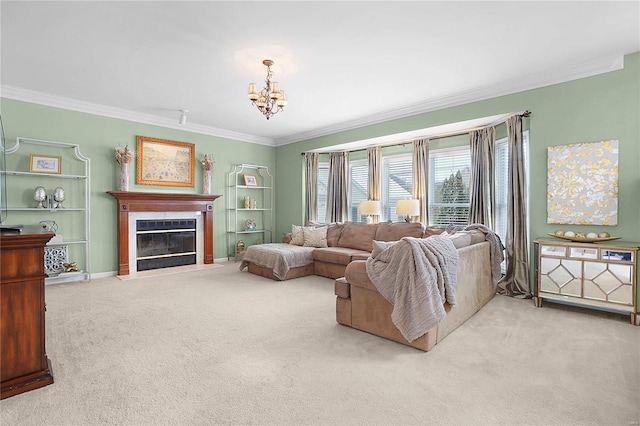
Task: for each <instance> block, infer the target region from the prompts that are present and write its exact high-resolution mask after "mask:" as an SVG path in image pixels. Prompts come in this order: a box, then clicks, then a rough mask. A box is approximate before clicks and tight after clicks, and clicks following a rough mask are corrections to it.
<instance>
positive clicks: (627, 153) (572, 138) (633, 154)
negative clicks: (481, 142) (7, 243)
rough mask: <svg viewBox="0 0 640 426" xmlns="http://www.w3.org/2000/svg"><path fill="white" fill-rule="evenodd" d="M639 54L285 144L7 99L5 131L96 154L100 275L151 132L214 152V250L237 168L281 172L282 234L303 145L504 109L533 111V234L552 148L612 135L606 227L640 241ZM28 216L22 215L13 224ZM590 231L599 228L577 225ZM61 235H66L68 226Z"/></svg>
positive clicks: (298, 208)
mask: <svg viewBox="0 0 640 426" xmlns="http://www.w3.org/2000/svg"><path fill="white" fill-rule="evenodd" d="M639 76H640V52H638V53H634V54H631V55H627V56H626V57H625V65H624V69H622V70H619V71H613V72H609V73H606V74H601V75H597V76H593V77H588V78H583V79H580V80H575V81H571V82H567V83H562V84H556V85H552V86H547V87H543V88H540V89H534V90H529V91H525V92H520V93H516V94H513V95H508V96H501V97H497V98H493V99H489V100H485V101H480V102H474V103H469V104H465V105H461V106H458V107H453V108H446V109H442V110H438V111H433V112H430V113H425V114H420V115H416V116H412V117H408V118H403V119H399V120H392V121H388V122H385V123H380V124H375V125H371V126H366V127H362V128H358V129H353V130H348V131H344V132H340V133H336V134H332V135H328V136H322V137H318V138H313V139H309V140H305V141H302V142H297V143H293V144H288V145H284V146H280V147H277V148H273V147H268V146H263V145H256V144H250V143H245V142H239V141H233V140H229V139H224V138H219V137H214V136H207V135H201V134H197V133H191V132H187V131H182V130H176V129H167V128H163V127H159V126H153V125H145V124H140V123H135V122H131V121H126V120H118V119H112V118H106V117H100V116H96V115H92V114H85V113H79V112H74V111H69V110H64V109H59V108H51V107H46V106H41V105H36V104H31V103H26V102H20V101H14V100H9V99H1V103H0V107H1V111H2V119H3V122H4V127H5V134H6V138H7V140H8V141H9V143H12V142H13V141H14V140H15V138H16V137H17V136H22V137H31V138H36V139H45V140H53V141H60V142H70V143H78V144H80V146H81V151H82V153H83V154H84V155H85V156H87V157H89V158H91V178H92V189H91V192H92V197H91V199H92V202H91V209H92V214H91V221H92V222H91V223H92V226H91V231H92V267H93V272H94V273H99V272H111V271H115V270H116V266H117V261H116V217H115V209H116V207H115V205H116V204H115V200H114V199H113V198H112V197H111V196H110V195H108V194H106V191H109V190H113V189H117V188H118V165H117V163H116V162H115V159H114V153H113V149H114V148H115V147H116V146H123V145H126V144H128V145H129V147H131V148H133V147H135V136H136V135H144V136H152V137H158V138H163V139H171V140H176V141H184V142H191V143H194V144H196V157H197V158H199V157H200V156H201V155H202V154H205V153H213V154H214V156H215V157H216V166H215V169H214V177H213V192H214V193H215V194H221V195H223V197H222V198H220V199H218V201H216V203H215V234H214V238H215V254H214V256H215V257H216V258H224V257H226V255H227V250H226V235H225V226H226V217H225V205H226V199H225V198H226V197H225V196H224V195H225V194H226V191H225V189H226V188H225V185H226V183H225V182H226V174H227V173H228V172H229V171H230V170H231V165H232V164H236V163H253V164H263V165H267V166H269V168H270V169H271V171H272V174H273V175H274V176H275V199H276V202H275V218H276V229H275V231H276V232H275V233H274V239H275V240H276V241H277V240H279V239H280V236H281V235H282V234H283V233H285V232H288V231H289V230H290V227H291V224H292V223H294V224H300V223H301V222H302V220H303V211H304V206H303V204H304V187H303V157H302V156H301V155H300V153H301V152H303V151H307V150H310V149H315V148H322V147H327V146H331V145H335V144H340V143H345V142H352V141H358V140H363V139H369V138H373V137H379V136H384V135H391V134H396V133H402V132H406V131H410V130H417V129H422V128H427V127H432V126H437V125H442V124H447V123H455V122H459V121H464V120H470V119H475V118H479V117H485V116H490V115H495V114H502V113H507V112H512V111H521V110H525V109H529V110H530V111H532V116H531V118H529V119H525V123H524V125H525V128H528V129H529V130H530V181H531V187H530V188H529V189H530V192H529V197H530V213H531V215H530V225H531V236H530V237H531V238H530V239H531V240H534V239H535V238H537V237H540V236H544V235H545V234H546V233H547V232H552V231H553V230H554V229H556V228H557V226H556V225H548V224H547V223H546V176H547V170H546V167H547V147H549V146H555V145H565V144H572V143H581V142H594V141H600V140H605V139H618V140H619V141H620V166H619V176H620V185H619V222H618V225H617V226H615V227H608V228H607V229H606V230H607V231H609V232H610V233H611V234H612V235H616V236H622V237H624V239H625V240H627V241H640V219H639V218H640V166H639V165H640V118H639V117H640V106H639V104H640V101H639V100H640V77H639ZM201 185H202V170H201V168H200V167H196V178H195V188H172V187H155V186H135V185H133V186H132V188H131V190H140V191H158V192H191V193H193V192H199V191H200V190H201ZM14 220H15V221H19V218H14V219H12V218H11V217H9V221H10V222H11V221H14ZM571 228H572V229H573V228H576V229H578V228H581V229H584V230H585V231H587V232H588V231H590V230H592V229H594V230H595V229H602V228H600V227H589V226H582V227H580V226H572V227H571ZM61 233H63V235H64V232H63V231H61Z"/></svg>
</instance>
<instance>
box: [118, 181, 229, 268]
mask: <svg viewBox="0 0 640 426" xmlns="http://www.w3.org/2000/svg"><path fill="white" fill-rule="evenodd" d="M107 193H109V194H111V195H112V196H113V197H114V198H115V199H116V200H118V275H129V213H131V212H178V211H180V212H184V211H199V212H202V219H203V222H204V263H213V202H214V201H215V200H216V198H218V197H220V195H208V194H182V193H166V192H132V191H107Z"/></svg>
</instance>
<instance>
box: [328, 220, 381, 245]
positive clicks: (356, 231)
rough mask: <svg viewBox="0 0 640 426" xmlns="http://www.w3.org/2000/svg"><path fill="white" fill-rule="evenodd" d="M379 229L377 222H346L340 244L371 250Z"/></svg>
mask: <svg viewBox="0 0 640 426" xmlns="http://www.w3.org/2000/svg"><path fill="white" fill-rule="evenodd" d="M377 229H378V224H377V223H375V224H374V223H360V222H345V223H344V228H343V229H342V235H341V236H340V241H339V244H338V245H339V246H340V247H346V248H353V249H357V250H362V251H366V252H371V250H372V248H373V245H372V241H373V239H374V237H375V235H376V230H377Z"/></svg>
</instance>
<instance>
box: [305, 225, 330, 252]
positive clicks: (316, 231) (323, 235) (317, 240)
mask: <svg viewBox="0 0 640 426" xmlns="http://www.w3.org/2000/svg"><path fill="white" fill-rule="evenodd" d="M302 234H303V239H304V242H303V244H302V245H303V246H304V247H317V248H322V247H327V227H326V226H323V227H321V228H307V227H305V228H302Z"/></svg>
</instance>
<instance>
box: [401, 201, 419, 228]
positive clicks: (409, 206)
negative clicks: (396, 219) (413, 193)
mask: <svg viewBox="0 0 640 426" xmlns="http://www.w3.org/2000/svg"><path fill="white" fill-rule="evenodd" d="M396 214H398V215H404V216H405V218H404V221H405V222H411V217H412V216H419V215H420V200H415V199H412V200H398V201H397V202H396Z"/></svg>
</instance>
